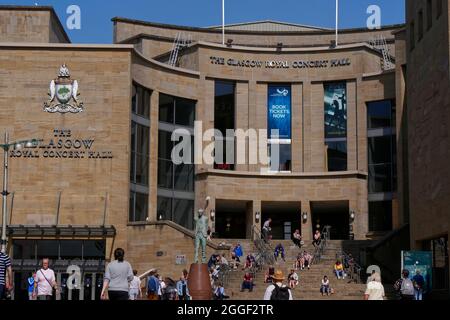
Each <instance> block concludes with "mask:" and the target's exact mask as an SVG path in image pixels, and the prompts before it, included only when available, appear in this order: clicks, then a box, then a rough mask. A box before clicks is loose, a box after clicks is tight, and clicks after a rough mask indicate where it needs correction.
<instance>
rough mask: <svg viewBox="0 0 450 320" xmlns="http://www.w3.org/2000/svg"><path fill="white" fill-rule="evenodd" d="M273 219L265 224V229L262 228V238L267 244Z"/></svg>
mask: <svg viewBox="0 0 450 320" xmlns="http://www.w3.org/2000/svg"><path fill="white" fill-rule="evenodd" d="M271 223H272V218H269V219H267V220H266V222H264V224H263V228H262V236H263V239H264V241H265V242H268V241H269V240H270V231H271V227H270V225H271Z"/></svg>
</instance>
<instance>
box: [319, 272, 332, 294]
mask: <svg viewBox="0 0 450 320" xmlns="http://www.w3.org/2000/svg"><path fill="white" fill-rule="evenodd" d="M320 293H321V294H322V296H323V295H324V294H325V293H326V294H327V296H329V295H330V293H331V288H330V280H329V279H328V277H327V276H324V277H323V279H322V285H321V286H320Z"/></svg>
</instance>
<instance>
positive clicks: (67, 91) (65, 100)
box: [44, 64, 84, 113]
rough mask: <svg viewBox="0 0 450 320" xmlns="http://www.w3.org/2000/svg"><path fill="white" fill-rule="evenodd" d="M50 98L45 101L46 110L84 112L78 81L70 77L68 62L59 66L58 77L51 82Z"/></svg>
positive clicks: (51, 111) (52, 111)
mask: <svg viewBox="0 0 450 320" xmlns="http://www.w3.org/2000/svg"><path fill="white" fill-rule="evenodd" d="M48 95H49V96H50V99H49V100H48V101H47V102H45V103H44V111H46V112H50V113H57V112H59V113H79V112H83V110H84V106H83V102H82V101H81V100H79V95H80V93H79V92H78V81H77V80H71V79H70V72H69V69H68V68H67V66H66V64H63V65H62V66H61V67H60V68H59V75H58V78H57V79H55V80H52V81H51V82H50V89H49V94H48Z"/></svg>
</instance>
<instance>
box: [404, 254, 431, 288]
mask: <svg viewBox="0 0 450 320" xmlns="http://www.w3.org/2000/svg"><path fill="white" fill-rule="evenodd" d="M432 268H433V256H432V253H431V251H402V269H406V270H408V271H409V278H410V279H411V280H414V277H415V276H418V275H421V276H422V277H423V279H424V280H425V284H424V287H423V289H424V292H429V291H430V290H431V288H432V287H433V279H432V275H433V271H432V270H433V269H432Z"/></svg>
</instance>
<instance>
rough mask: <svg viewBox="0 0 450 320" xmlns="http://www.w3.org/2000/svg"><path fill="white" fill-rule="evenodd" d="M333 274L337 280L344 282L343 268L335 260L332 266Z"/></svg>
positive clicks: (340, 263)
mask: <svg viewBox="0 0 450 320" xmlns="http://www.w3.org/2000/svg"><path fill="white" fill-rule="evenodd" d="M334 273H335V274H336V277H337V278H338V280H339V279H342V280H344V266H343V265H342V262H341V260H337V261H336V263H335V264H334Z"/></svg>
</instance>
